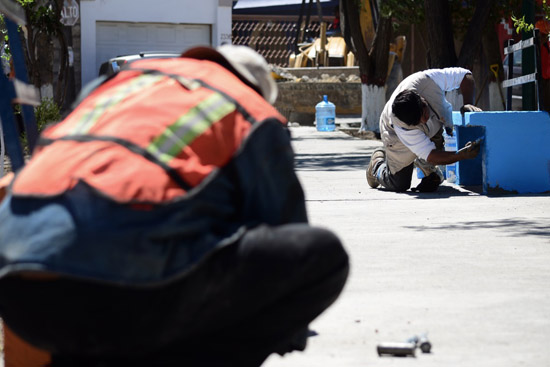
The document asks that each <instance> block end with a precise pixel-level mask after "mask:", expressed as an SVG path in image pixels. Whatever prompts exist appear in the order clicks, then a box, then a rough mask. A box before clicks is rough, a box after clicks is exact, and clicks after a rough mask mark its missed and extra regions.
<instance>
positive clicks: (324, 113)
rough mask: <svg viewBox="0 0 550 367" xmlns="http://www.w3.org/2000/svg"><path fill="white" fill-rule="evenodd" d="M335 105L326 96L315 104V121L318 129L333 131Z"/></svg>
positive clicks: (334, 126)
mask: <svg viewBox="0 0 550 367" xmlns="http://www.w3.org/2000/svg"><path fill="white" fill-rule="evenodd" d="M335 119H336V107H335V106H334V103H331V102H329V101H328V99H327V96H326V95H324V96H323V100H322V101H321V102H319V103H317V105H316V106H315V121H317V130H318V131H334V129H335V128H336V125H335V123H334V120H335Z"/></svg>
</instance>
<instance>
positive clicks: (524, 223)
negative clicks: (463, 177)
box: [404, 218, 550, 238]
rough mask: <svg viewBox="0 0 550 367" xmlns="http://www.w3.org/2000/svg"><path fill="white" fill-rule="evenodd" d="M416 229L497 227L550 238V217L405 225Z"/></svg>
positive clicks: (514, 234)
mask: <svg viewBox="0 0 550 367" xmlns="http://www.w3.org/2000/svg"><path fill="white" fill-rule="evenodd" d="M404 228H407V229H412V230H415V231H429V230H434V231H438V230H439V231H441V230H443V231H449V230H461V231H469V230H477V229H484V230H486V229H496V230H498V231H499V233H508V234H509V236H511V237H523V236H539V237H549V238H550V218H532V219H531V218H530V219H525V218H506V219H501V220H487V221H483V220H482V221H465V222H462V223H456V222H452V223H448V224H444V223H439V224H438V225H437V226H405V227H404Z"/></svg>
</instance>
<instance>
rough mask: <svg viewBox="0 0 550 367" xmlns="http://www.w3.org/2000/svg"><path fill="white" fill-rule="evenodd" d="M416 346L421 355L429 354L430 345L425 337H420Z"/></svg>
mask: <svg viewBox="0 0 550 367" xmlns="http://www.w3.org/2000/svg"><path fill="white" fill-rule="evenodd" d="M416 345H418V348H420V350H421V351H422V353H430V352H431V350H432V343H430V341H429V340H428V337H427V336H426V335H422V336H421V337H420V339H419V340H418V342H417V343H416Z"/></svg>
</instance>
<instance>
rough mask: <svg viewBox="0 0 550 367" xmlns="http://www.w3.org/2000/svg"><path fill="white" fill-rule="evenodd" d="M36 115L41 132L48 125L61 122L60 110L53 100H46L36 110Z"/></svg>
mask: <svg viewBox="0 0 550 367" xmlns="http://www.w3.org/2000/svg"><path fill="white" fill-rule="evenodd" d="M34 114H35V117H36V126H37V128H38V131H39V132H40V131H42V130H43V129H44V127H45V126H46V125H48V124H50V123H54V122H58V121H59V120H61V111H60V108H59V106H58V105H57V103H55V102H54V100H53V99H52V98H44V99H43V100H42V103H41V104H40V105H39V106H37V107H36V108H35V109H34Z"/></svg>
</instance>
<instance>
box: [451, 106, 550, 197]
mask: <svg viewBox="0 0 550 367" xmlns="http://www.w3.org/2000/svg"><path fill="white" fill-rule="evenodd" d="M453 122H454V124H455V131H456V135H457V145H458V147H459V148H461V147H463V146H464V145H465V144H466V143H467V142H468V141H471V140H475V139H477V138H478V137H484V141H483V144H482V148H481V153H480V155H479V156H478V157H477V158H476V159H473V160H466V161H462V162H459V167H458V172H459V174H458V183H459V184H460V185H465V186H467V185H483V192H484V193H492V192H496V193H500V192H512V193H513V192H516V193H520V194H523V193H542V192H550V116H549V115H548V113H547V112H544V111H499V112H472V113H466V115H465V116H461V115H460V113H459V112H454V113H453Z"/></svg>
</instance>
